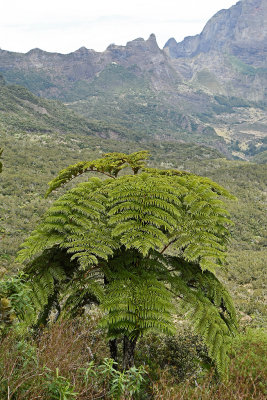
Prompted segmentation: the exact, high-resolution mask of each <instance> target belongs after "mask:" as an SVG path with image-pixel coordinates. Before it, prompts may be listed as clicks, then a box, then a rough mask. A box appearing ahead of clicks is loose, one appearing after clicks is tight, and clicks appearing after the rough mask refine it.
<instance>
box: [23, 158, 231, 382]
mask: <svg viewBox="0 0 267 400" xmlns="http://www.w3.org/2000/svg"><path fill="white" fill-rule="evenodd" d="M147 157H148V154H147V152H137V153H133V154H130V155H126V154H123V153H108V154H106V155H105V156H104V157H103V158H101V159H98V160H94V161H86V162H80V163H78V164H76V165H73V166H70V167H68V168H66V169H65V170H62V171H61V172H60V173H59V175H58V177H56V178H55V179H54V180H53V181H51V182H50V188H49V190H48V193H50V192H52V191H53V190H55V189H57V188H59V187H60V186H62V185H65V184H66V183H67V182H69V181H70V180H71V179H73V178H74V177H76V176H78V175H81V174H83V173H87V172H90V171H92V172H94V173H97V172H99V173H101V174H104V175H107V178H106V179H105V180H103V179H102V180H100V179H98V178H95V177H91V178H89V180H88V181H87V182H84V183H80V184H78V185H77V186H76V187H75V188H74V189H71V190H70V191H68V192H66V193H65V194H64V195H63V196H61V197H60V198H58V199H57V200H56V201H55V202H54V204H53V205H52V207H51V208H50V209H49V210H48V211H47V212H46V214H45V215H44V217H43V219H42V221H41V223H40V225H39V226H38V227H37V228H36V230H35V231H34V232H33V233H32V235H31V236H30V237H29V238H28V239H27V240H26V241H25V243H24V244H23V247H22V249H21V251H20V252H19V255H18V260H19V261H21V262H25V261H27V262H28V267H27V270H28V273H29V275H30V277H31V278H30V281H31V284H32V285H33V288H34V290H33V293H38V294H35V295H34V296H35V298H33V299H32V300H33V304H34V307H35V308H36V309H39V310H40V309H41V308H42V307H45V309H46V310H48V309H49V307H50V306H51V305H52V304H53V301H54V300H55V298H57V301H59V302H60V307H61V308H63V312H66V313H67V314H76V313H79V310H81V309H82V308H83V307H85V306H86V305H87V304H89V303H91V302H95V303H96V304H100V306H101V307H102V310H103V311H104V318H103V326H105V327H106V328H107V332H108V335H109V338H110V339H112V340H113V342H112V343H113V344H112V345H113V349H114V343H115V342H114V340H115V341H116V338H117V337H119V336H121V335H122V336H124V343H125V352H126V351H128V350H127V348H128V349H129V346H130V347H131V346H132V347H131V351H132V352H133V351H134V346H135V344H136V340H137V338H138V337H139V336H140V335H142V334H144V333H145V332H146V331H148V330H151V329H155V330H160V331H162V332H169V333H171V332H172V331H173V329H174V324H173V322H172V317H173V313H174V308H173V306H174V304H175V299H180V303H181V302H182V303H183V306H184V307H185V308H186V310H187V312H188V315H190V316H191V318H192V320H193V322H194V325H195V328H196V330H197V331H198V332H199V333H200V334H201V335H202V336H203V338H204V340H205V342H206V344H207V346H208V349H209V354H210V356H211V357H212V358H213V359H214V360H215V361H216V364H217V366H218V370H219V371H220V372H221V373H222V374H223V373H224V372H225V370H226V366H227V360H228V356H227V352H228V349H229V345H230V340H231V336H232V334H233V333H234V330H235V326H236V318H235V312H234V308H233V304H232V301H231V298H230V296H229V294H228V293H227V291H226V290H225V289H224V288H223V286H222V285H221V284H220V282H219V281H218V280H217V279H216V277H215V275H214V270H215V269H216V267H218V266H220V265H222V264H223V262H224V259H225V255H226V249H227V244H228V241H229V236H230V235H229V230H228V226H229V225H230V224H231V223H232V222H231V220H230V218H229V215H228V212H227V210H226V209H225V207H224V203H223V201H222V200H221V198H222V197H228V198H233V196H232V195H231V194H230V193H228V192H227V191H226V190H225V189H224V188H222V187H221V186H219V185H218V184H216V183H214V182H212V181H211V180H209V179H207V178H203V177H199V176H196V175H193V174H190V173H187V172H184V171H176V170H157V169H151V168H147V167H146V165H145V160H146V159H147ZM126 167H128V168H131V170H132V173H133V174H132V175H123V176H120V177H117V176H118V174H119V172H120V171H121V170H123V169H124V168H126ZM138 172H139V173H138ZM173 253H175V254H178V255H179V257H174V256H171V255H170V254H173ZM64 310H65V311H64ZM39 315H40V314H39ZM43 315H45V314H43ZM127 343H128V344H127ZM127 346H128V347H127ZM124 365H127V363H126V364H125V363H124ZM128 366H129V365H128Z"/></svg>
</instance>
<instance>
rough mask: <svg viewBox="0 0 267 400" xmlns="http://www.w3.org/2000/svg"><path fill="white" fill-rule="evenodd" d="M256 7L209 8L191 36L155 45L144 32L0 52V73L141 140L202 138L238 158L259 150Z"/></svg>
mask: <svg viewBox="0 0 267 400" xmlns="http://www.w3.org/2000/svg"><path fill="white" fill-rule="evenodd" d="M266 6H267V0H255V1H251V0H243V1H241V2H238V3H237V4H236V5H234V6H232V7H230V8H229V9H228V10H221V11H219V12H218V13H216V14H215V16H214V17H212V18H211V19H210V20H209V21H208V22H207V24H206V26H205V27H204V29H203V31H202V33H200V34H199V35H196V36H195V37H189V38H185V39H184V41H182V42H181V43H180V44H177V42H176V41H175V40H174V39H171V40H170V41H169V45H167V44H166V45H165V47H164V49H160V48H159V46H158V44H157V41H156V37H155V35H154V34H151V35H150V37H149V38H148V39H147V40H144V39H143V38H137V39H135V40H132V41H130V42H127V44H126V46H118V45H115V44H111V45H110V46H108V47H107V49H106V50H105V51H104V52H96V51H94V50H90V49H86V48H85V47H81V48H80V49H78V50H76V51H75V52H72V53H69V54H60V53H49V52H45V51H43V50H40V49H32V50H30V51H29V52H28V53H26V54H23V53H12V52H8V51H6V50H0V72H1V73H2V74H3V75H4V77H5V79H6V80H7V82H8V83H12V84H14V83H15V84H20V85H22V86H25V87H27V88H28V89H29V90H31V91H32V92H33V93H35V94H36V95H38V96H43V97H47V98H51V99H56V100H60V101H63V102H65V103H66V104H67V106H68V107H69V108H71V109H73V110H74V111H76V112H78V113H80V114H82V115H83V116H85V117H86V118H90V119H103V120H104V121H105V122H106V123H108V124H110V123H112V124H114V123H116V122H118V123H119V124H120V125H122V126H123V127H124V128H125V129H133V130H139V132H140V135H141V136H143V138H144V139H146V138H147V137H149V138H151V137H153V136H154V137H155V138H157V139H160V138H161V140H166V138H167V139H168V140H169V139H171V140H182V141H191V142H197V143H201V144H203V143H204V144H207V143H209V144H210V145H211V146H213V147H216V148H217V149H219V150H220V151H221V150H223V151H224V153H225V154H226V155H227V156H229V155H231V153H232V156H233V157H239V158H242V159H247V158H249V157H251V156H254V154H257V153H258V152H259V151H264V150H266V136H267V119H266V104H267V91H266V87H267V68H265V64H264V63H265V61H264V60H266V54H267V50H266V48H265V46H263V47H262V48H261V47H260V45H259V44H260V43H264V40H263V39H264V38H265V36H266V29H265V28H264V29H262V26H261V25H260V24H259V23H258V24H255V20H257V18H258V19H259V21H261V20H262V18H263V17H264V16H265V15H266ZM262 10H263V11H262ZM250 19H252V20H253V24H251V21H250ZM252 25H253V27H252ZM254 25H255V26H254ZM253 29H254V30H255V29H256V33H257V35H254V34H253V37H251V36H252V33H253V32H254V31H253ZM222 33H223V35H222ZM211 38H212V39H213V41H212V42H211ZM233 38H234V39H235V40H233ZM240 38H241V39H242V38H243V39H242V40H243V44H244V43H247V46H246V54H247V55H246V57H247V56H248V55H249V54H250V55H251V57H253V54H256V56H255V60H256V61H255V63H254V64H253V63H252V62H250V63H246V62H244V59H241V58H240V57H239V53H238V52H237V50H236V49H237V47H238V46H237V44H239V49H241V48H242V49H243V48H244V46H243V47H242V46H241V45H240V43H241V42H242V40H241V39H240ZM255 38H258V39H259V40H258V39H257V40H256V42H257V43H258V44H257V43H256V42H255V40H254V42H255V43H256V45H255V46H256V47H255V46H254V44H255V43H254V42H253V39H255ZM262 38H263V39H262ZM237 39H238V40H237ZM167 43H168V42H167ZM229 43H230V44H229ZM241 44H242V43H241ZM231 45H234V46H235V47H234V50H233V51H232V50H231V49H232V48H231ZM249 45H250V47H249ZM175 46H176V50H177V46H178V50H177V52H176V53H175V51H174V50H175ZM216 46H217V47H216ZM240 46H241V47H240ZM253 46H254V47H255V49H256V50H255V51H256V53H255V51H254V52H253V49H254V47H253ZM222 49H224V50H223V51H222ZM204 50H205V51H204ZM226 50H227V51H226ZM230 50H231V51H232V53H231V51H230ZM175 54H176V55H177V54H178V56H179V57H176V56H175ZM244 54H245V53H244ZM260 57H261V60H262V61H261V64H259V61H257V60H258V59H259V58H260ZM245 61H246V60H245ZM259 65H261V66H259ZM266 67H267V65H266Z"/></svg>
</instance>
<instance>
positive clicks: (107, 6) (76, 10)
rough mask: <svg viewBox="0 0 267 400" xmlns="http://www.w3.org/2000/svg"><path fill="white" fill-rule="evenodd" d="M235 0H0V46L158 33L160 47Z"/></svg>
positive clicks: (55, 46) (61, 46)
mask: <svg viewBox="0 0 267 400" xmlns="http://www.w3.org/2000/svg"><path fill="white" fill-rule="evenodd" d="M236 2H237V1H236V0H161V1H158V0H142V1H141V0H131V1H129V0H72V1H69V0H41V1H40V0H39V1H38V0H2V1H1V9H0V48H1V49H4V50H10V51H18V52H27V51H29V50H30V49H32V48H35V47H38V48H41V49H43V50H46V51H53V52H59V53H70V52H72V51H74V50H77V49H78V48H80V47H82V46H85V47H87V48H88V49H94V50H97V51H103V50H105V49H106V48H107V46H108V45H109V44H111V43H115V44H118V45H125V44H126V42H128V41H130V40H133V39H136V38H137V37H143V38H145V39H147V38H148V36H149V35H150V33H155V35H156V37H157V41H158V44H159V46H160V47H163V46H164V44H165V43H166V41H167V40H168V39H169V38H170V37H174V38H175V39H176V40H177V41H181V40H183V38H184V37H185V36H190V35H195V34H197V33H200V32H201V30H202V29H203V27H204V25H205V23H206V22H207V21H208V19H209V18H211V17H212V16H213V15H214V14H215V13H216V12H217V11H219V10H221V9H223V8H229V7H231V6H232V5H233V4H235V3H236Z"/></svg>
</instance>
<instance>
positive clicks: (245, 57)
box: [165, 0, 267, 67]
mask: <svg viewBox="0 0 267 400" xmlns="http://www.w3.org/2000/svg"><path fill="white" fill-rule="evenodd" d="M266 21H267V1H266V0H243V1H239V2H238V3H237V4H236V5H234V6H232V7H231V8H229V9H228V10H221V11H219V12H218V13H217V14H215V15H214V16H213V17H212V18H211V19H210V20H209V21H208V23H207V24H206V26H205V27H204V29H203V31H202V32H201V33H200V34H199V35H196V36H190V37H186V38H185V39H184V40H183V41H182V42H180V43H177V42H176V40H175V39H174V38H171V39H170V40H168V42H167V43H166V45H165V49H168V52H169V55H170V56H171V57H173V58H192V57H195V56H197V55H199V54H200V53H209V52H212V51H216V52H224V53H229V54H232V55H233V56H236V57H238V58H239V59H240V60H241V61H243V62H244V63H246V64H249V65H252V66H254V67H266V62H267V59H266V55H267V24H266Z"/></svg>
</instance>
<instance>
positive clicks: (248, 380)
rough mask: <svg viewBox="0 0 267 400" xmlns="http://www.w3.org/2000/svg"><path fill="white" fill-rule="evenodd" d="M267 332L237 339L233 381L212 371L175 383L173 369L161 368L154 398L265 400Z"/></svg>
mask: <svg viewBox="0 0 267 400" xmlns="http://www.w3.org/2000/svg"><path fill="white" fill-rule="evenodd" d="M265 354H266V332H264V331H262V330H257V329H253V330H249V331H248V332H246V333H244V334H240V335H238V336H237V337H236V339H235V340H234V345H233V352H232V359H231V364H230V368H229V369H230V371H229V380H228V381H227V382H226V381H225V382H220V381H218V380H217V379H216V377H215V376H214V374H213V373H212V371H211V372H210V373H209V374H208V375H206V376H202V377H199V378H198V379H197V381H196V379H195V377H193V379H189V380H187V381H185V382H182V383H181V384H177V383H176V382H175V378H174V377H172V376H171V374H170V371H169V370H168V369H166V368H165V370H161V371H160V377H159V379H158V380H157V381H154V382H153V395H154V396H153V399H162V398H164V399H166V400H175V399H180V398H181V399H184V400H199V399H202V400H210V399H215V400H225V399H229V400H236V399H240V400H254V399H255V400H264V399H265V398H266V393H267V387H266V378H267V370H266V367H267V365H266V357H265Z"/></svg>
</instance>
